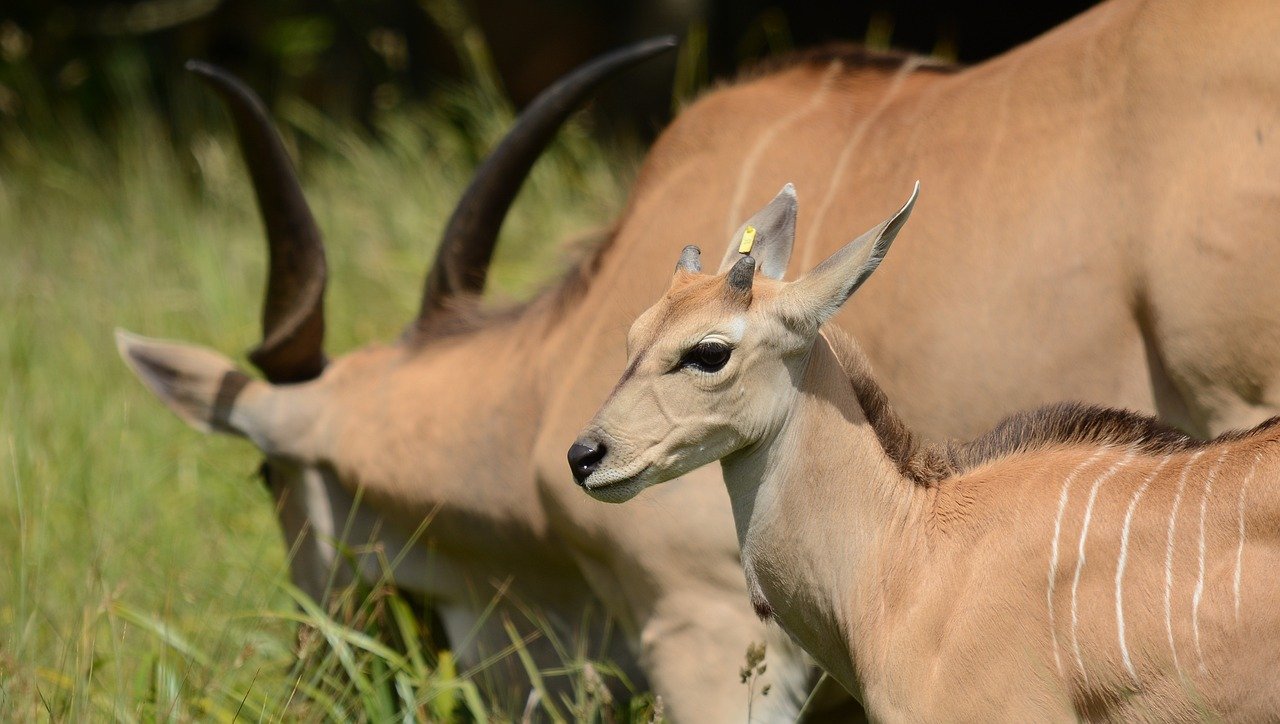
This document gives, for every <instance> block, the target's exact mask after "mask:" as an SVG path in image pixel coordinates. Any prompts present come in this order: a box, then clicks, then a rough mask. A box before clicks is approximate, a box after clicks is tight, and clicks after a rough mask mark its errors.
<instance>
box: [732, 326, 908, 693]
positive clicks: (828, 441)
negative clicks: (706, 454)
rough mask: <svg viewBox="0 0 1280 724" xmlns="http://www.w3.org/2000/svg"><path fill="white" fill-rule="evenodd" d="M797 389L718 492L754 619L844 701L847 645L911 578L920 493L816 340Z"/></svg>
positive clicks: (852, 663)
mask: <svg viewBox="0 0 1280 724" xmlns="http://www.w3.org/2000/svg"><path fill="white" fill-rule="evenodd" d="M801 380H802V381H801V386H800V389H799V391H798V392H799V394H798V395H797V401H796V403H795V404H794V405H793V408H792V411H791V414H790V416H789V418H788V419H787V421H786V422H785V423H784V424H783V425H782V427H781V429H780V430H779V431H778V432H777V434H776V435H775V436H774V437H773V438H772V439H770V440H766V441H763V442H762V443H761V444H760V445H758V446H756V447H755V448H752V449H751V450H750V451H748V452H745V453H742V454H739V455H736V456H733V457H731V458H729V459H726V460H725V461H724V463H723V466H724V474H725V483H726V486H727V487H728V490H729V495H730V498H731V499H732V501H733V509H734V519H735V523H736V525H737V528H738V537H739V543H740V544H741V546H742V557H743V566H744V569H745V570H746V573H747V579H748V585H749V586H750V588H751V591H752V595H753V597H756V598H758V600H757V601H755V603H756V605H757V609H758V610H760V611H761V613H762V615H767V614H772V615H774V616H775V617H776V619H777V620H778V622H779V623H780V624H781V625H782V626H783V627H784V628H785V629H787V630H788V631H789V632H790V633H791V634H792V636H794V637H796V638H797V639H798V640H799V641H800V642H801V643H802V645H804V647H805V648H806V649H807V650H808V651H810V653H812V654H813V655H814V656H815V658H817V659H818V660H819V662H820V663H822V665H823V666H824V668H826V669H827V670H828V671H829V672H831V673H832V675H833V676H835V677H836V678H837V679H838V680H840V682H841V683H842V684H844V685H845V686H847V687H850V688H851V689H852V690H854V691H856V690H857V688H858V687H859V686H860V683H861V682H860V677H859V675H858V670H859V668H860V667H859V665H858V658H859V652H858V650H857V649H858V647H859V644H860V643H861V642H865V641H867V638H868V637H869V636H871V635H872V632H873V631H874V630H875V629H876V627H877V621H879V620H880V619H881V618H883V617H884V616H886V615H889V614H890V612H891V611H892V609H893V608H894V606H895V605H896V602H897V601H899V600H901V599H902V598H903V597H902V596H901V595H899V591H900V590H906V589H907V588H908V587H909V586H910V585H911V582H912V581H913V580H914V579H913V577H912V575H911V572H912V570H913V569H914V565H915V564H914V562H915V561H917V560H920V559H921V557H920V556H917V555H915V553H916V552H917V551H918V550H919V543H920V535H921V531H922V530H923V528H922V525H921V524H919V522H918V521H919V520H920V519H921V518H922V516H923V511H924V509H925V507H926V500H925V499H926V496H927V494H928V493H927V490H926V489H925V488H924V487H922V486H920V485H917V484H916V483H914V482H912V481H910V480H908V479H907V478H906V477H904V476H903V474H902V473H901V472H899V470H898V468H897V466H896V464H895V463H894V462H893V461H892V460H891V459H890V458H889V456H888V454H887V453H886V452H885V450H884V448H883V447H882V446H881V444H880V442H879V439H878V438H877V436H876V434H875V432H874V431H873V430H872V429H871V426H870V425H869V424H868V422H867V419H866V416H865V415H864V414H863V412H862V409H861V407H860V405H859V402H858V397H857V394H856V393H855V391H854V389H853V386H852V385H851V384H850V381H849V377H848V373H847V371H846V369H845V368H844V366H842V364H841V359H840V357H839V356H837V355H836V353H835V352H834V351H833V350H832V348H831V346H830V344H829V343H828V341H827V340H826V339H823V338H820V339H819V340H818V342H817V343H816V344H815V346H814V348H813V350H812V352H811V353H810V356H809V359H808V361H807V364H806V365H805V370H804V373H803V375H802V376H801ZM890 571H892V574H890V573H889V572H890ZM850 648H853V649H854V651H853V656H852V657H850V656H849V650H850Z"/></svg>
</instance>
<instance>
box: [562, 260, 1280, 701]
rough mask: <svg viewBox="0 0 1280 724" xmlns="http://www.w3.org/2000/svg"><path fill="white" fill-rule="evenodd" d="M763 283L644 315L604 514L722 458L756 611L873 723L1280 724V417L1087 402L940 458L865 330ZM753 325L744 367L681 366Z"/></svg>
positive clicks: (682, 283) (945, 451) (603, 494)
mask: <svg viewBox="0 0 1280 724" xmlns="http://www.w3.org/2000/svg"><path fill="white" fill-rule="evenodd" d="M801 281H803V280H801ZM756 286H757V288H758V291H757V293H756V294H754V295H752V297H751V298H749V299H745V300H744V299H742V298H741V297H740V296H737V295H736V294H735V295H734V296H729V295H727V294H726V291H728V290H727V288H726V279H725V277H723V276H720V277H698V276H694V275H688V274H680V275H678V276H677V278H676V279H675V281H674V283H673V286H672V289H671V290H670V291H669V292H668V294H667V295H666V296H665V297H664V298H663V299H662V300H661V301H660V302H659V303H658V304H657V305H655V307H654V308H652V309H650V310H649V311H648V312H646V313H645V314H643V315H642V316H641V317H640V318H639V320H637V322H636V324H635V325H634V327H633V328H632V331H631V344H632V347H633V349H638V350H641V353H636V354H633V367H634V369H633V372H632V374H631V375H630V376H629V377H628V378H626V379H624V380H623V381H622V382H621V383H620V384H619V386H618V388H617V389H615V391H614V394H613V395H612V396H611V397H610V398H609V400H608V401H607V402H606V403H605V405H604V407H603V408H602V409H601V410H600V411H599V412H598V413H597V415H596V416H595V418H594V419H593V421H592V423H591V424H590V425H589V426H588V428H587V431H586V433H585V434H584V439H594V440H596V441H597V442H602V443H604V444H606V445H607V448H608V451H609V452H608V453H607V455H606V456H605V458H604V460H603V463H602V465H601V467H600V468H598V469H596V470H595V471H594V472H593V473H592V474H591V476H590V477H588V478H587V479H586V481H585V482H584V485H585V487H586V488H587V490H588V492H590V493H591V494H592V495H593V496H594V497H596V498H599V499H602V500H606V501H611V502H620V501H622V500H625V499H629V498H630V497H632V496H634V495H636V494H637V493H639V492H640V490H642V489H644V488H646V487H648V486H650V485H653V484H656V483H660V482H663V481H665V480H669V479H671V478H673V477H676V476H678V475H679V474H680V473H681V472H683V471H684V470H686V469H688V468H690V467H695V466H697V465H701V464H705V463H706V462H707V461H708V460H709V459H714V458H721V459H722V462H723V469H724V476H725V484H726V487H727V488H728V491H729V497H730V500H731V503H732V506H733V510H734V515H735V522H736V524H737V529H738V537H739V542H740V545H741V549H742V563H743V567H744V569H745V570H746V573H747V580H748V587H749V589H750V591H751V595H752V599H753V603H754V604H755V606H756V609H757V611H759V612H760V613H761V615H763V616H767V617H769V618H773V619H775V620H777V621H778V623H780V624H781V625H782V627H783V628H784V629H786V630H787V631H788V633H790V634H791V635H792V636H793V637H794V638H795V639H796V641H797V642H798V643H800V644H801V645H802V646H803V647H804V648H805V649H806V650H807V651H809V652H810V653H811V654H813V656H814V657H815V658H816V659H818V661H820V662H821V663H822V664H823V666H824V667H825V668H826V669H827V671H828V672H829V673H831V674H832V675H833V676H834V677H835V678H836V679H837V680H838V681H840V682H841V684H843V685H844V686H845V687H846V688H848V690H850V691H852V692H855V693H856V694H857V695H858V698H859V699H860V700H861V701H862V702H863V704H864V705H865V706H866V707H867V709H868V712H869V713H870V714H871V715H872V716H873V717H874V718H878V719H888V720H897V719H903V720H923V721H957V720H974V721H978V720H981V721H989V720H993V719H998V720H1016V721H1045V720H1072V719H1078V718H1089V719H1114V720H1149V721H1176V720H1187V719H1202V718H1211V719H1212V718H1220V717H1231V718H1239V719H1244V720H1262V719H1266V718H1271V717H1273V716H1274V715H1275V714H1276V712H1277V711H1280V680H1277V679H1276V678H1275V676H1274V671H1275V670H1276V667H1277V666H1280V645H1278V644H1280V607H1277V606H1276V603H1277V602H1280V601H1278V599H1277V594H1276V591H1277V590H1278V589H1277V588H1276V586H1275V585H1274V574H1275V571H1276V570H1277V566H1280V525H1278V523H1280V496H1277V495H1275V494H1274V491H1273V488H1274V486H1266V485H1265V484H1264V485H1263V486H1256V487H1253V488H1251V489H1246V488H1245V486H1246V485H1247V484H1248V482H1249V481H1250V480H1252V479H1255V478H1258V479H1261V480H1268V479H1270V478H1272V477H1274V475H1275V474H1277V473H1280V444H1278V443H1280V428H1278V427H1277V425H1276V420H1271V421H1269V422H1268V423H1266V424H1263V425H1260V426H1258V427H1257V428H1255V429H1254V430H1251V431H1248V432H1239V433H1232V434H1229V435H1223V436H1221V437H1219V438H1218V439H1215V440H1213V441H1209V442H1201V441H1197V440H1194V439H1191V438H1188V437H1186V436H1185V435H1182V434H1181V433H1177V432H1175V431H1173V430H1171V429H1168V428H1165V427H1163V426H1161V425H1159V423H1157V422H1155V421H1154V420H1153V419H1152V418H1149V417H1144V416H1140V415H1136V414H1133V413H1124V412H1120V411H1116V410H1111V409H1106V408H1085V407H1080V406H1065V407H1056V408H1049V409H1047V410H1043V411H1038V412H1036V413H1032V414H1027V415H1020V416H1016V417H1014V418H1010V419H1009V420H1006V421H1005V422H1004V423H1002V424H1001V425H1000V426H998V427H997V428H996V430H994V431H993V432H992V433H989V434H988V435H986V436H984V437H983V438H979V439H978V440H975V441H973V442H971V443H967V444H951V445H947V446H931V447H923V448H920V447H917V446H916V445H915V443H913V442H912V436H911V434H910V432H909V431H908V430H907V429H906V427H905V426H904V425H902V424H901V422H900V421H899V420H898V418H897V417H896V415H895V414H894V413H893V411H892V408H891V407H889V405H888V403H887V401H886V398H885V395H884V394H883V393H882V392H881V391H880V389H879V386H878V385H877V383H876V382H875V380H874V379H873V378H872V376H871V374H870V370H869V367H868V365H867V363H866V361H865V358H864V357H863V355H862V353H861V351H860V350H858V349H857V347H856V346H855V345H853V343H852V342H851V341H849V340H848V339H847V338H846V337H845V335H844V334H843V333H841V332H840V331H839V330H837V329H834V328H833V329H829V330H828V331H827V332H826V334H825V335H823V336H818V337H816V339H814V338H810V340H809V343H808V345H809V346H807V347H806V346H805V345H804V344H802V343H801V341H800V340H799V339H797V337H799V336H803V335H802V334H801V335H797V333H796V332H795V331H794V330H793V329H791V327H790V322H788V321H787V320H788V318H789V311H790V309H791V308H793V307H795V306H796V304H797V302H796V301H794V300H791V299H789V296H792V295H794V293H795V292H793V290H792V288H791V287H792V286H794V287H796V288H799V286H800V282H797V283H796V284H795V285H789V286H784V287H782V288H779V287H778V285H776V284H774V283H770V282H769V281H768V280H764V279H758V280H757V281H756ZM800 293H802V294H804V293H807V292H805V291H803V290H802V291H801V292H800ZM811 301H812V300H811ZM819 301H820V300H819ZM813 303H815V304H817V303H818V302H813ZM819 306H820V304H819ZM743 320H745V323H743ZM744 325H745V326H744ZM732 328H740V329H745V331H744V333H743V334H742V336H741V338H740V340H739V341H737V342H736V343H735V344H734V347H733V353H732V354H733V356H732V357H731V361H730V362H729V363H728V364H726V365H725V367H724V368H723V369H722V370H720V371H718V372H714V373H707V372H703V371H698V370H696V369H694V370H689V369H684V368H680V367H678V366H677V367H675V368H672V366H671V364H670V360H672V359H684V358H685V355H687V354H688V352H687V350H689V349H691V348H693V347H694V346H696V345H697V344H699V343H700V342H699V340H703V341H705V340H707V339H716V338H719V337H720V336H722V332H721V330H724V329H732ZM866 401H871V404H870V405H868V404H867V403H866ZM904 450H905V451H910V452H909V454H908V456H907V457H903V451H904ZM1135 499H1136V500H1137V502H1136V503H1135V502H1134V501H1135ZM1139 503H1140V504H1141V505H1139ZM1130 511H1132V512H1130ZM1121 551H1123V558H1124V561H1125V564H1124V568H1123V569H1121V558H1122V553H1121ZM1237 577H1238V578H1237ZM1237 580H1241V581H1243V586H1242V587H1241V588H1240V590H1239V595H1237V593H1236V591H1237V589H1236V581H1237ZM1126 611H1127V613H1126ZM1122 626H1123V629H1122V628H1121V627H1122ZM1263 672H1267V673H1263Z"/></svg>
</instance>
